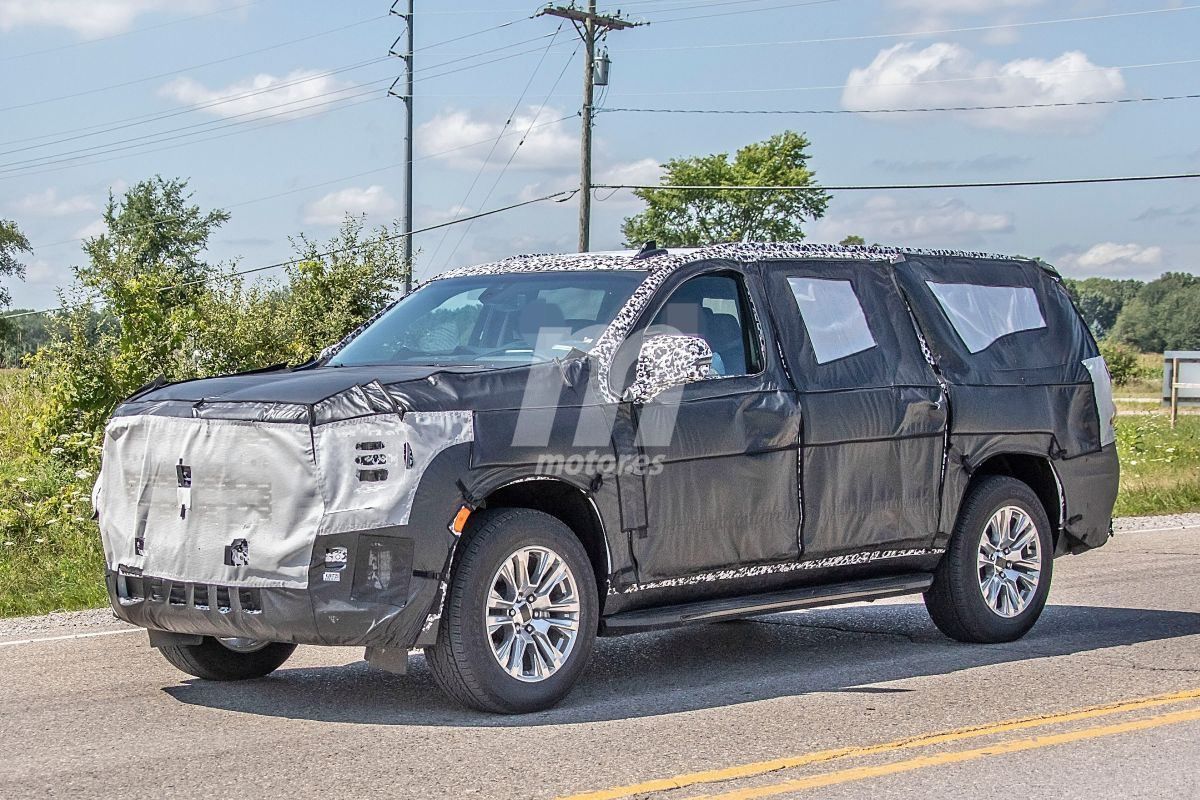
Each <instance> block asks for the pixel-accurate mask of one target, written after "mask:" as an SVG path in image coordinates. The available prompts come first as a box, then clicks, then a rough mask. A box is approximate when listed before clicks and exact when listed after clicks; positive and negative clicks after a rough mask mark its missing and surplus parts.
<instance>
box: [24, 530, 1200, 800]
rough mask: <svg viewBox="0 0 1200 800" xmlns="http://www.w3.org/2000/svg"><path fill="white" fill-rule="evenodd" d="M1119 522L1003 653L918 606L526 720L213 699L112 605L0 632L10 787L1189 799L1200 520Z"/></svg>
mask: <svg viewBox="0 0 1200 800" xmlns="http://www.w3.org/2000/svg"><path fill="white" fill-rule="evenodd" d="M1180 524H1184V525H1190V526H1191V527H1186V528H1180V527H1179V525H1180ZM1123 527H1126V528H1129V527H1140V528H1143V529H1145V528H1157V530H1142V531H1140V532H1124V533H1121V534H1119V535H1118V536H1117V537H1116V538H1114V539H1113V540H1112V541H1111V542H1110V543H1109V544H1108V545H1107V546H1105V547H1104V548H1102V549H1100V550H1097V551H1094V552H1092V553H1088V554H1086V555H1082V556H1075V557H1068V558H1065V559H1061V560H1059V561H1058V562H1057V563H1056V566H1055V576H1054V588H1053V591H1052V593H1051V596H1050V603H1051V605H1050V606H1049V607H1048V608H1047V610H1046V613H1045V615H1044V616H1043V617H1042V620H1041V621H1040V622H1039V623H1038V625H1037V627H1036V628H1035V629H1034V630H1033V632H1032V633H1031V634H1030V635H1029V636H1028V637H1026V638H1025V639H1024V640H1022V641H1020V642H1016V643H1014V644H1009V645H998V646H972V645H962V644H957V643H953V642H950V641H948V640H947V639H945V638H944V637H942V636H941V635H940V634H939V633H938V632H937V630H936V629H934V627H933V626H932V624H931V623H930V622H929V619H928V617H927V616H926V614H925V610H924V607H923V606H922V605H921V604H920V598H919V597H909V598H900V599H898V600H893V601H888V602H886V603H880V604H875V605H871V606H868V605H861V606H853V607H841V608H834V609H828V610H819V611H810V612H802V613H791V614H778V615H775V616H771V617H766V618H763V619H760V620H757V621H745V622H736V623H728V624H721V625H715V626H708V627H694V628H686V629H680V630H676V631H671V632H666V633H658V634H642V635H637V636H630V637H624V638H620V639H607V640H601V641H600V642H599V644H598V646H597V648H596V654H595V657H594V660H593V662H592V665H591V667H590V669H589V670H588V672H587V673H586V675H585V677H584V679H583V681H582V684H581V685H580V686H579V687H578V688H577V690H576V691H575V692H574V693H573V694H572V695H571V696H570V697H569V698H568V699H567V701H566V702H565V703H564V704H563V705H562V706H560V707H559V708H556V709H554V710H552V711H549V712H546V713H542V714H536V715H531V716H527V717H523V718H511V717H493V716H484V715H479V714H475V713H471V712H467V711H464V710H461V709H460V708H458V707H456V706H454V705H453V704H452V703H450V702H449V701H448V700H446V699H444V698H443V697H442V696H441V695H440V694H439V693H438V691H437V689H436V687H435V686H434V685H433V682H432V680H431V679H430V677H429V673H428V671H427V670H426V668H425V665H424V662H423V660H422V659H421V658H420V657H419V656H413V657H412V661H411V671H410V674H409V675H407V676H394V675H389V674H384V673H378V672H374V671H368V670H367V669H366V667H365V665H364V663H363V662H362V660H361V656H362V653H361V651H355V650H349V649H324V648H317V647H302V648H300V649H299V650H298V651H297V653H296V655H295V656H294V657H293V659H292V660H291V661H290V662H288V664H287V665H285V668H284V669H282V670H280V671H279V672H277V673H275V674H274V675H273V676H271V677H269V678H266V679H263V680H259V681H251V682H247V683H242V684H224V685H219V684H210V683H204V682H202V681H197V680H192V679H190V678H188V677H186V676H184V675H182V674H181V673H179V672H176V671H175V670H174V669H173V668H172V667H170V666H169V665H168V664H167V663H166V662H165V661H164V660H163V659H162V658H160V657H159V656H158V654H157V653H155V652H154V651H153V650H151V649H150V648H149V647H148V645H147V642H146V637H145V634H144V633H141V632H135V631H126V630H123V629H122V627H121V626H120V625H119V624H117V623H115V622H114V621H113V620H112V619H111V617H108V618H107V619H106V618H105V615H104V614H103V613H101V612H82V613H80V614H73V615H56V616H54V617H51V618H36V619H35V618H26V619H18V620H7V621H0V686H2V688H3V697H4V703H3V705H2V706H0V755H2V757H0V797H3V798H8V799H12V800H15V798H25V797H39V798H41V797H107V796H111V797H116V796H121V797H184V796H200V795H203V796H206V797H239V798H241V797H247V798H249V797H283V798H287V800H300V798H309V797H314V798H326V799H327V798H340V797H351V796H358V797H362V796H387V797H391V798H401V797H419V798H430V797H448V798H464V797H481V798H491V797H497V798H526V797H529V798H553V797H564V796H573V795H579V794H585V793H592V794H585V796H590V797H593V798H600V797H607V798H634V797H637V798H653V799H654V800H681V799H682V798H691V797H699V796H717V797H722V798H727V799H729V800H731V799H732V798H739V799H743V800H744V799H746V798H754V797H800V798H807V797H821V798H839V799H840V798H866V797H869V798H872V799H873V800H878V799H880V798H912V799H913V800H917V799H918V798H919V799H920V800H926V799H927V798H928V797H930V796H934V797H948V798H955V797H973V798H1001V797H1003V798H1005V800H1010V799H1011V798H1037V797H1054V798H1089V799H1090V798H1097V797H1120V798H1130V797H1146V798H1156V800H1157V799H1159V798H1189V799H1193V798H1197V797H1200V778H1198V777H1197V773H1196V764H1197V762H1198V761H1200V519H1198V518H1197V517H1195V516H1194V515H1192V516H1189V517H1185V518H1173V519H1165V520H1164V519H1158V520H1155V519H1149V520H1142V521H1134V522H1132V523H1130V522H1128V521H1123ZM1163 528H1166V529H1165V530H1164V529H1163Z"/></svg>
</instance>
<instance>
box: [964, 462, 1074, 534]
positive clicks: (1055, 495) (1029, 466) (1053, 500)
mask: <svg viewBox="0 0 1200 800" xmlns="http://www.w3.org/2000/svg"><path fill="white" fill-rule="evenodd" d="M989 475H1006V476H1008V477H1010V478H1015V479H1016V480H1019V481H1021V482H1022V483H1024V484H1025V485H1026V486H1028V487H1029V488H1030V489H1032V490H1033V492H1034V494H1036V495H1037V497H1038V500H1040V501H1041V503H1042V508H1043V509H1044V510H1045V512H1046V518H1047V519H1049V520H1050V527H1051V529H1052V530H1051V532H1052V535H1053V537H1054V546H1055V549H1056V550H1057V548H1058V544H1059V540H1060V538H1061V536H1062V529H1063V524H1064V521H1065V520H1064V513H1065V503H1066V500H1065V496H1064V494H1063V488H1062V482H1061V481H1060V480H1059V477H1058V473H1057V472H1056V471H1055V469H1054V463H1053V462H1052V461H1051V460H1050V459H1049V458H1047V457H1046V456H1044V455H1034V454H1032V453H1020V452H1005V453H996V454H994V455H991V456H989V457H988V458H987V459H986V460H985V461H983V462H982V463H981V464H979V466H977V467H976V468H975V469H974V470H972V472H971V480H970V482H969V483H968V484H967V487H966V490H965V491H964V492H963V498H964V499H965V498H966V495H967V492H970V491H971V489H973V488H974V487H975V486H976V485H977V484H978V483H979V481H981V480H983V479H984V478H985V477H987V476H989ZM961 505H962V504H961V501H960V503H959V507H960V508H961Z"/></svg>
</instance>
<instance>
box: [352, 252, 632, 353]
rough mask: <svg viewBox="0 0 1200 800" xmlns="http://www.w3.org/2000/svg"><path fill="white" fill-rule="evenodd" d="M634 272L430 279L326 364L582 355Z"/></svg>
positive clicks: (619, 303) (604, 325) (625, 291)
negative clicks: (578, 352) (577, 353)
mask: <svg viewBox="0 0 1200 800" xmlns="http://www.w3.org/2000/svg"><path fill="white" fill-rule="evenodd" d="M643 278H645V273H644V272H641V271H633V270H630V271H608V272H582V271H571V272H538V273H530V272H527V273H508V274H500V275H478V276H471V277H463V278H447V279H445V280H438V281H433V282H432V283H429V284H427V285H425V286H424V287H422V288H421V289H420V290H419V291H417V292H414V293H413V294H411V295H409V296H408V297H406V298H405V299H403V300H401V301H400V302H399V303H397V304H396V306H395V307H394V308H393V309H391V310H390V311H388V313H386V314H384V315H383V316H382V317H380V318H379V319H378V320H377V321H376V322H375V323H374V324H373V325H371V327H369V328H367V329H366V330H365V331H363V332H362V333H361V334H360V335H359V336H358V337H356V338H355V339H354V340H353V341H351V342H350V343H349V344H348V345H346V347H345V348H344V349H343V350H342V351H341V352H340V353H338V354H337V355H336V356H334V357H333V358H332V359H330V361H329V365H330V366H335V367H339V366H346V367H348V366H362V365H379V364H430V365H435V366H452V365H460V364H462V365H471V364H478V365H487V366H512V365H519V364H530V363H533V362H535V361H550V360H552V359H554V358H559V357H562V356H565V355H568V354H570V353H572V352H574V351H582V352H585V353H586V352H588V351H589V350H591V349H592V347H593V346H594V345H595V344H596V340H597V339H599V338H600V334H601V333H603V332H604V329H605V328H607V327H608V325H609V323H610V322H612V320H613V317H614V316H616V313H617V310H618V309H619V308H620V307H621V306H622V305H623V304H624V303H625V301H626V300H628V299H629V296H630V295H631V294H632V293H633V290H634V289H635V288H637V286H638V284H639V283H641V282H642V279H643Z"/></svg>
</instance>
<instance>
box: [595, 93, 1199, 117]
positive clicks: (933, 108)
mask: <svg viewBox="0 0 1200 800" xmlns="http://www.w3.org/2000/svg"><path fill="white" fill-rule="evenodd" d="M1198 99H1200V94H1173V95H1161V96H1158V97H1121V98H1116V99H1112V100H1071V101H1066V100H1064V101H1062V102H1057V103H1017V104H1013V105H996V106H931V107H927V108H863V109H852V108H802V109H728V108H602V109H599V110H600V111H604V112H609V113H613V112H623V113H636V114H732V115H738V114H742V115H753V114H779V115H792V114H816V115H825V114H919V113H920V114H923V113H934V112H944V111H1010V110H1023V109H1037V108H1071V107H1075V106H1107V105H1122V104H1132V103H1159V102H1167V101H1171V100H1198Z"/></svg>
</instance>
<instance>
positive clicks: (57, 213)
mask: <svg viewBox="0 0 1200 800" xmlns="http://www.w3.org/2000/svg"><path fill="white" fill-rule="evenodd" d="M8 208H10V209H11V210H12V211H14V212H16V213H19V214H28V215H29V216H33V217H66V216H70V215H71V214H81V213H83V212H85V211H93V210H95V208H96V204H95V202H93V201H92V200H91V198H89V197H87V196H86V195H82V194H76V195H72V196H70V197H59V196H58V190H57V189H55V188H54V187H50V188H49V189H46V190H45V191H44V192H34V193H33V194H28V195H25V196H24V197H22V198H21V199H20V200H16V201H14V202H12V203H10V204H9V205H8Z"/></svg>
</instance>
